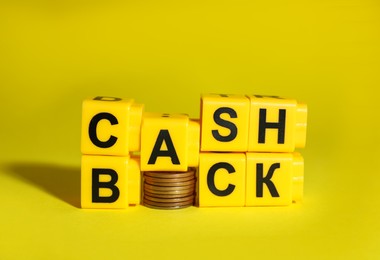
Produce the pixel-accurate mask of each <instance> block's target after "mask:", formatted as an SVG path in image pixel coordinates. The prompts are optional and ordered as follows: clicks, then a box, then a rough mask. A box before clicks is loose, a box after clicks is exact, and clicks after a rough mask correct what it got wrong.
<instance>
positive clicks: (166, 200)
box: [144, 194, 194, 203]
mask: <svg viewBox="0 0 380 260" xmlns="http://www.w3.org/2000/svg"><path fill="white" fill-rule="evenodd" d="M144 199H147V200H150V201H154V202H164V203H173V202H189V203H192V202H193V201H194V195H190V196H186V197H181V198H157V197H152V196H148V195H146V194H145V195H144Z"/></svg>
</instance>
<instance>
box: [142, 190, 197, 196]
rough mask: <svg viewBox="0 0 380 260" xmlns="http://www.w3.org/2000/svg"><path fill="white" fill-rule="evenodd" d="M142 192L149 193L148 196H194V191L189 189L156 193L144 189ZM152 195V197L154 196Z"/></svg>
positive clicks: (155, 191)
mask: <svg viewBox="0 0 380 260" xmlns="http://www.w3.org/2000/svg"><path fill="white" fill-rule="evenodd" d="M144 192H146V193H149V194H154V195H182V196H187V195H191V194H194V192H195V191H194V189H189V190H166V191H165V190H164V191H157V190H149V189H145V190H144ZM154 195H153V196H154Z"/></svg>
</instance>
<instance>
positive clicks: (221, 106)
mask: <svg viewBox="0 0 380 260" xmlns="http://www.w3.org/2000/svg"><path fill="white" fill-rule="evenodd" d="M249 113H250V104H249V100H248V98H247V97H245V96H244V95H223V94H221V95H217V94H207V95H203V96H202V99H201V120H202V126H201V151H231V152H244V151H247V145H248V127H249Z"/></svg>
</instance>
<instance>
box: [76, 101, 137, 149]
mask: <svg viewBox="0 0 380 260" xmlns="http://www.w3.org/2000/svg"><path fill="white" fill-rule="evenodd" d="M142 112H143V105H141V104H135V103H134V102H133V100H132V99H122V98H113V97H95V98H88V99H85V100H84V101H83V107H82V140H81V141H82V143H81V151H82V153H83V154H94V155H96V154H98V155H117V156H127V155H128V154H129V152H130V151H138V150H139V149H140V126H141V118H142Z"/></svg>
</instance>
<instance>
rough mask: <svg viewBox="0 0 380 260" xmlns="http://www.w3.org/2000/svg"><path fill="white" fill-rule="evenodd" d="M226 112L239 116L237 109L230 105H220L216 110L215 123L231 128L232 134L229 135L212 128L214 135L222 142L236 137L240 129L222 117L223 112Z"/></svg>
mask: <svg viewBox="0 0 380 260" xmlns="http://www.w3.org/2000/svg"><path fill="white" fill-rule="evenodd" d="M224 113H226V114H228V115H229V116H230V117H231V118H237V114H236V111H235V110H233V109H232V108H230V107H220V108H218V109H217V110H216V111H215V112H214V121H215V123H216V124H218V125H220V126H222V127H225V128H228V129H229V130H230V134H229V135H227V136H222V135H221V134H219V132H218V130H212V136H213V137H214V138H215V139H216V140H218V141H220V142H230V141H232V140H234V139H235V138H236V136H237V133H238V129H237V127H236V125H235V124H234V123H232V122H230V121H227V120H224V119H223V118H221V117H220V116H221V114H224Z"/></svg>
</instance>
